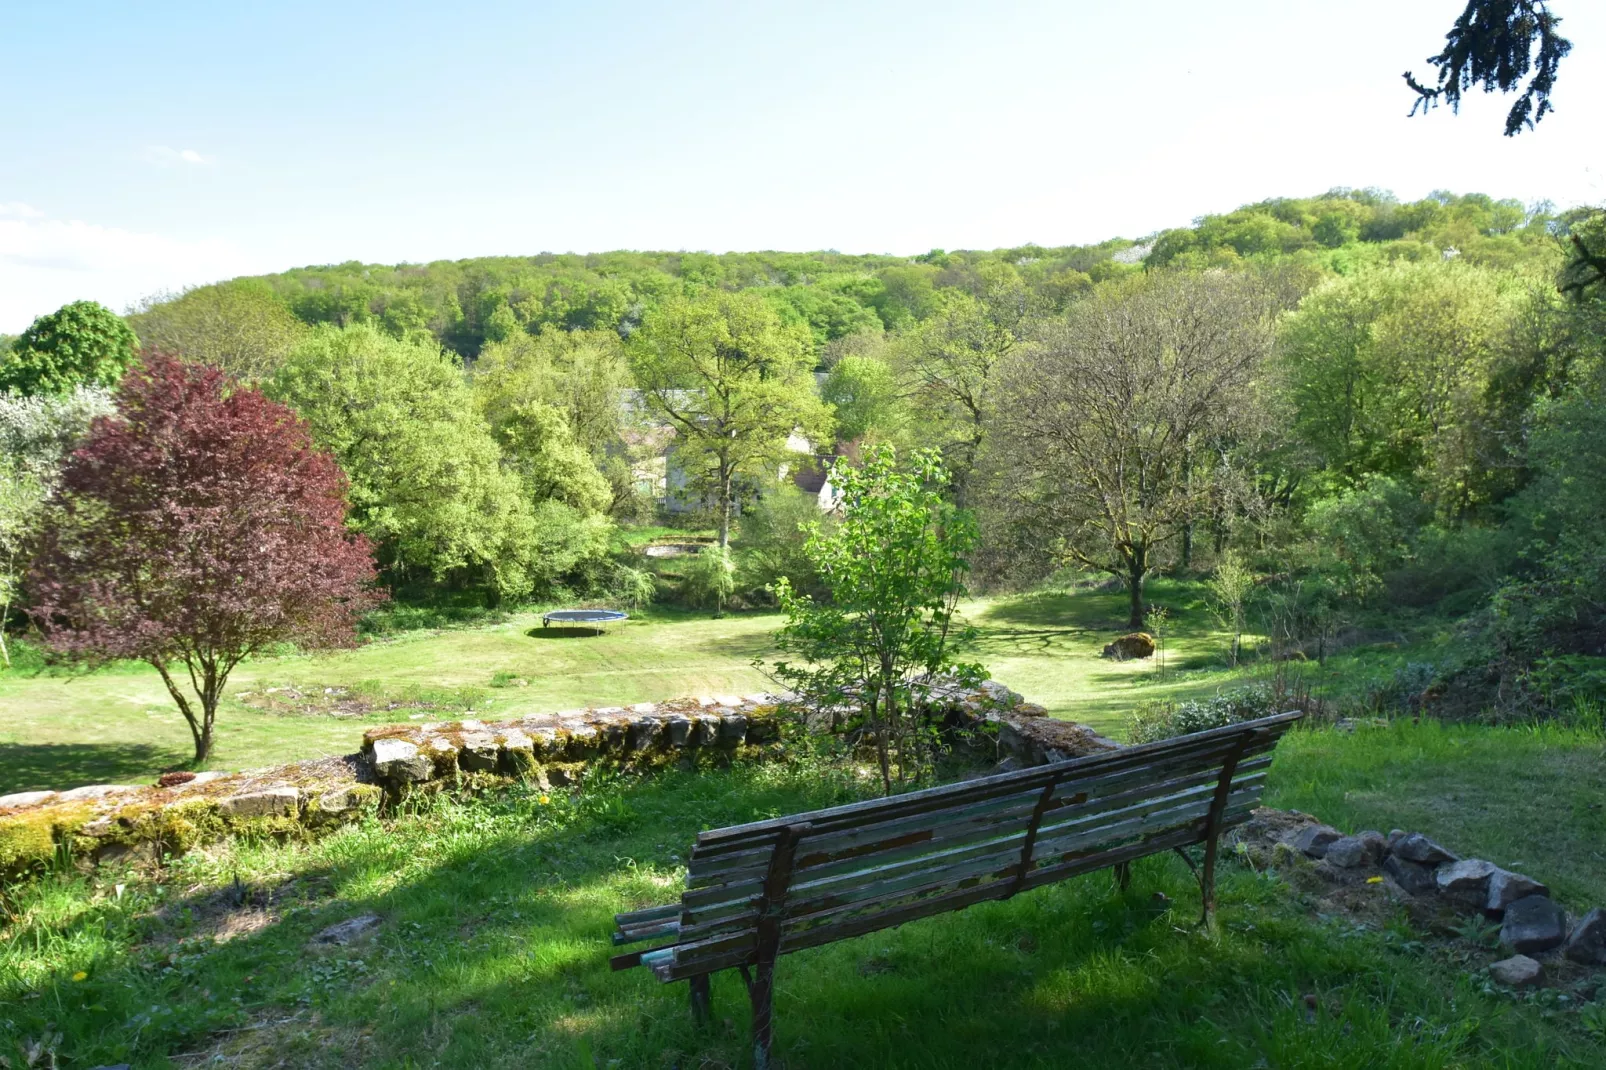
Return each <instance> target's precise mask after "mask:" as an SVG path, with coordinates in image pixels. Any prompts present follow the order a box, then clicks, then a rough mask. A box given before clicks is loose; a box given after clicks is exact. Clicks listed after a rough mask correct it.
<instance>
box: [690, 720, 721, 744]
mask: <svg viewBox="0 0 1606 1070" xmlns="http://www.w3.org/2000/svg"><path fill="white" fill-rule="evenodd" d="M691 742H692V746H694V747H712V746H713V745H714V744H716V743H718V742H719V718H718V717H717V716H715V715H714V714H711V713H695V714H692V731H691Z"/></svg>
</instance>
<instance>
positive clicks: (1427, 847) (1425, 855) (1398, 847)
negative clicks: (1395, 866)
mask: <svg viewBox="0 0 1606 1070" xmlns="http://www.w3.org/2000/svg"><path fill="white" fill-rule="evenodd" d="M1393 853H1394V854H1396V855H1398V856H1399V857H1400V858H1403V859H1405V860H1406V861H1407V862H1418V863H1421V864H1422V865H1424V866H1438V865H1443V864H1444V863H1445V862H1456V861H1459V860H1460V856H1459V855H1456V854H1454V853H1452V852H1450V851H1447V850H1445V849H1444V848H1443V847H1440V846H1439V845H1438V844H1436V843H1434V842H1433V841H1432V840H1430V839H1428V838H1427V837H1426V836H1424V835H1422V834H1421V833H1420V832H1411V833H1407V834H1406V835H1405V836H1402V837H1401V838H1400V842H1398V843H1396V844H1395V845H1394V851H1393Z"/></svg>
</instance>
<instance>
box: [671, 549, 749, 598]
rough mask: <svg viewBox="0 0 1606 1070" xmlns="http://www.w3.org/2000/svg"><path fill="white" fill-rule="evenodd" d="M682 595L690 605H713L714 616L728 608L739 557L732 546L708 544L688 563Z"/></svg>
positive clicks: (734, 583)
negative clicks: (726, 605)
mask: <svg viewBox="0 0 1606 1070" xmlns="http://www.w3.org/2000/svg"><path fill="white" fill-rule="evenodd" d="M680 590H681V598H682V599H683V600H684V601H685V602H686V604H687V605H691V606H702V607H705V608H712V609H713V610H714V615H715V616H721V615H723V614H724V612H725V603H726V602H728V601H729V600H730V596H731V595H732V594H734V593H736V557H735V555H734V554H732V553H731V551H730V548H729V547H725V546H720V545H718V544H717V543H716V544H715V545H713V546H705V547H703V548H702V549H701V550H699V551H698V553H697V556H696V557H694V558H692V559H691V561H690V562H689V563H688V564H687V565H686V568H685V571H684V573H683V576H682V582H681V589H680Z"/></svg>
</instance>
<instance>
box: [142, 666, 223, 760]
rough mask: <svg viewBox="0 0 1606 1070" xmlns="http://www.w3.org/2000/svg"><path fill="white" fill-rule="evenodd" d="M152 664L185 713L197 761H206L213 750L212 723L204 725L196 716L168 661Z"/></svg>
mask: <svg viewBox="0 0 1606 1070" xmlns="http://www.w3.org/2000/svg"><path fill="white" fill-rule="evenodd" d="M151 665H152V666H153V667H154V668H155V669H156V671H157V672H158V673H160V674H161V676H162V683H164V684H166V685H167V693H168V694H169V695H171V696H173V703H174V704H175V705H176V706H178V712H179V713H181V714H183V715H184V723H185V724H187V725H189V726H190V738H191V739H192V740H194V741H195V763H196V764H197V765H199V764H200V763H201V762H204V761H206V756H207V755H208V754H210V753H211V751H212V726H211V724H210V723H206V724H204V725H203V723H202V721H201V720H200V719H198V718H197V717H196V716H195V709H194V707H193V706H191V705H190V700H189V699H188V698H187V697H186V696H185V694H184V692H183V691H180V690H179V687H178V684H176V683H174V682H173V676H172V674H171V673H169V672H168V671H167V665H166V663H164V662H161V661H152V662H151Z"/></svg>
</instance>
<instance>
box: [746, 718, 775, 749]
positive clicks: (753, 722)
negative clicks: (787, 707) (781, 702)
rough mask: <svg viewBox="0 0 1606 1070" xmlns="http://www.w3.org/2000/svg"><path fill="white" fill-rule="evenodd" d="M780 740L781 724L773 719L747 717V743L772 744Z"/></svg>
mask: <svg viewBox="0 0 1606 1070" xmlns="http://www.w3.org/2000/svg"><path fill="white" fill-rule="evenodd" d="M780 738H781V722H780V721H779V720H777V719H776V718H774V717H758V716H754V717H749V718H748V719H747V742H749V743H773V742H775V741H776V740H778V739H780Z"/></svg>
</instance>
